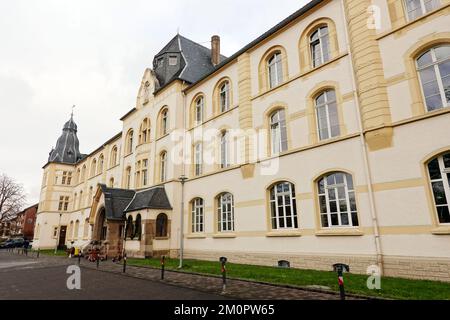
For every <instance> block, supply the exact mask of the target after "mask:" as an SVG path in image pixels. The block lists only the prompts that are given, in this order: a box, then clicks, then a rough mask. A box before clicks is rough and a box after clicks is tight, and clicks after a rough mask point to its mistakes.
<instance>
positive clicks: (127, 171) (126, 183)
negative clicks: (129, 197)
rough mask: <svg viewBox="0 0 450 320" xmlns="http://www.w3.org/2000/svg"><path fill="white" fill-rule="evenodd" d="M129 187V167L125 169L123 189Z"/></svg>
mask: <svg viewBox="0 0 450 320" xmlns="http://www.w3.org/2000/svg"><path fill="white" fill-rule="evenodd" d="M130 187H131V167H127V168H126V169H125V188H127V189H130Z"/></svg>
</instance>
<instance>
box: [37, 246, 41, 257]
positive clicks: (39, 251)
mask: <svg viewBox="0 0 450 320" xmlns="http://www.w3.org/2000/svg"><path fill="white" fill-rule="evenodd" d="M40 253H41V249H39V248H38V251H37V257H38V258H39V254H40Z"/></svg>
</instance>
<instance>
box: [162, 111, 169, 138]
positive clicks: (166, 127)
mask: <svg viewBox="0 0 450 320" xmlns="http://www.w3.org/2000/svg"><path fill="white" fill-rule="evenodd" d="M168 130H169V110H168V109H167V108H165V109H164V110H163V111H162V112H161V131H160V134H161V135H162V136H163V135H165V134H167V132H168Z"/></svg>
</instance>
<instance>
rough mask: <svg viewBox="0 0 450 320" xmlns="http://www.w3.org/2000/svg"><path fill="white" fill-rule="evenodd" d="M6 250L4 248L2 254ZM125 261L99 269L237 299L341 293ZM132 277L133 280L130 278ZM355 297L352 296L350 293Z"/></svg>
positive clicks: (53, 260)
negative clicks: (221, 276)
mask: <svg viewBox="0 0 450 320" xmlns="http://www.w3.org/2000/svg"><path fill="white" fill-rule="evenodd" d="M1 256H2V253H1V252H0V258H1ZM29 259H33V260H39V261H40V262H41V263H43V264H45V265H54V264H59V265H61V264H63V265H64V264H65V265H68V264H76V263H77V262H78V259H77V258H73V259H68V258H65V257H52V256H44V255H41V256H40V258H39V259H36V258H29ZM81 267H82V268H83V269H89V270H96V269H97V268H96V264H95V263H92V262H88V261H87V260H85V259H81ZM122 268H123V265H122V264H115V263H112V262H111V261H105V262H100V265H99V269H98V272H99V273H114V274H116V275H118V274H120V275H121V277H123V278H126V277H128V278H139V279H146V280H152V281H154V282H159V283H166V284H172V285H175V286H177V287H184V288H190V289H194V290H196V291H199V292H204V293H209V294H215V295H218V294H220V295H222V296H224V297H228V298H235V299H262V300H265V299H267V300H272V299H284V300H337V299H339V296H338V295H337V294H334V293H327V292H319V291H313V290H303V289H297V288H289V287H283V286H275V285H268V284H261V283H255V282H250V281H242V280H231V279H229V280H228V281H227V288H226V292H225V293H223V292H222V279H221V278H218V277H212V276H204V275H196V274H188V273H182V272H173V271H169V270H166V272H165V279H164V280H160V277H161V272H160V270H159V269H153V268H147V267H136V266H130V265H128V266H127V269H126V274H125V275H124V274H123V273H122ZM130 281H131V280H130ZM348 298H349V299H352V298H351V297H348Z"/></svg>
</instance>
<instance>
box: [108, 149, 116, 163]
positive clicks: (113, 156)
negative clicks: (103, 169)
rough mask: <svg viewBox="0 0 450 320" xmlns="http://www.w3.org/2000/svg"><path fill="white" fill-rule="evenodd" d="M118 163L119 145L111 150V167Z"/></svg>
mask: <svg viewBox="0 0 450 320" xmlns="http://www.w3.org/2000/svg"><path fill="white" fill-rule="evenodd" d="M116 164H117V146H114V147H113V148H112V150H111V160H110V164H109V166H110V167H114V166H115V165H116Z"/></svg>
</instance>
